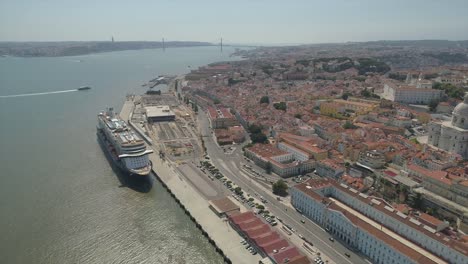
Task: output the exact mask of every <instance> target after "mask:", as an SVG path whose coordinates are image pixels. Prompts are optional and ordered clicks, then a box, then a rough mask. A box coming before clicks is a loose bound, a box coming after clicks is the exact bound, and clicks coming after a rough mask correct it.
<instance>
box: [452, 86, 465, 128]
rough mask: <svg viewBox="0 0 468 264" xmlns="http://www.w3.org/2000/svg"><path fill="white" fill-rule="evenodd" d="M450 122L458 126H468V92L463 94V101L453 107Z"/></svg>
mask: <svg viewBox="0 0 468 264" xmlns="http://www.w3.org/2000/svg"><path fill="white" fill-rule="evenodd" d="M452 124H453V125H455V126H457V127H460V128H464V129H467V128H468V94H466V95H465V98H464V99H463V102H461V103H459V104H458V105H457V106H456V107H455V109H453V113H452Z"/></svg>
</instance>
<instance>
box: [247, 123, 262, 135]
mask: <svg viewBox="0 0 468 264" xmlns="http://www.w3.org/2000/svg"><path fill="white" fill-rule="evenodd" d="M248 130H249V132H250V133H252V134H257V133H261V132H262V127H261V126H259V125H257V124H251V125H250V126H249V127H248Z"/></svg>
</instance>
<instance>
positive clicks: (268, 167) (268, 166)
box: [265, 161, 272, 174]
mask: <svg viewBox="0 0 468 264" xmlns="http://www.w3.org/2000/svg"><path fill="white" fill-rule="evenodd" d="M271 169H272V166H271V162H269V161H268V162H267V164H266V165H265V172H266V173H268V174H271Z"/></svg>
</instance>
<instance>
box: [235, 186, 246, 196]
mask: <svg viewBox="0 0 468 264" xmlns="http://www.w3.org/2000/svg"><path fill="white" fill-rule="evenodd" d="M234 192H235V193H236V194H238V195H241V194H243V193H244V192H243V191H242V188H241V187H236V188H234Z"/></svg>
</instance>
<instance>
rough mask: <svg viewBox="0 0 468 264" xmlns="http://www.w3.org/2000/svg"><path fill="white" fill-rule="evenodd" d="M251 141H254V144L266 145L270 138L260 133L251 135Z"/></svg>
mask: <svg viewBox="0 0 468 264" xmlns="http://www.w3.org/2000/svg"><path fill="white" fill-rule="evenodd" d="M250 139H251V140H252V142H253V143H262V144H263V143H266V142H267V141H268V138H267V136H266V135H265V134H263V133H262V132H260V133H255V134H251V135H250Z"/></svg>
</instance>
